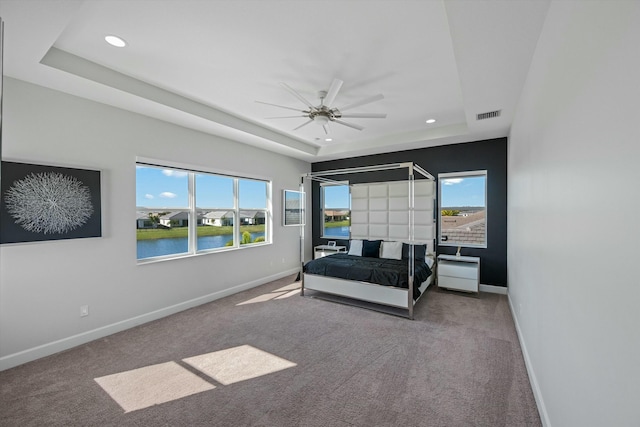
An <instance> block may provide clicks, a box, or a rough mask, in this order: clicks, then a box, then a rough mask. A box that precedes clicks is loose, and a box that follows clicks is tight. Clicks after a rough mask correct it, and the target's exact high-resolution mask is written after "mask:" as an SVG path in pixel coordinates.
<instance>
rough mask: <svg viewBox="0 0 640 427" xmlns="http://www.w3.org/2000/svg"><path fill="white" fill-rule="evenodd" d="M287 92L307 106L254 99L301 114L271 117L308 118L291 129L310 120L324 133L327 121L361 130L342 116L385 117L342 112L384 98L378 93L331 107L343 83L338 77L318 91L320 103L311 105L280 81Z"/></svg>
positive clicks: (375, 114)
mask: <svg viewBox="0 0 640 427" xmlns="http://www.w3.org/2000/svg"><path fill="white" fill-rule="evenodd" d="M280 84H281V85H282V86H283V87H284V88H285V89H286V90H287V91H288V92H290V93H291V94H292V95H293V96H294V97H296V98H297V99H298V100H299V101H300V102H302V103H303V104H304V105H306V106H307V107H308V108H307V109H305V110H300V109H296V108H292V107H287V106H284V105H277V104H271V103H269V102H263V101H256V102H258V103H260V104H266V105H271V106H274V107H279V108H286V109H287V110H296V111H300V112H301V115H299V116H285V117H269V118H271V119H287V118H298V117H307V118H308V119H309V120H308V121H307V122H305V123H303V124H301V125H300V126H298V127H296V128H294V129H293V130H298V129H300V128H301V127H303V126H306V125H308V124H309V123H311V122H315V123H317V124H318V125H320V126H322V128H323V129H324V132H325V133H326V134H329V123H330V122H333V123H338V124H340V125H343V126H346V127H350V128H352V129H356V130H362V129H364V128H363V127H362V126H360V125H357V124H354V123H349V122H345V121H343V120H341V119H342V118H343V117H347V118H349V117H351V118H361V119H384V118H386V117H387V115H386V114H384V113H349V114H343V111H345V110H349V109H351V108H355V107H360V106H362V105H366V104H369V103H371V102H375V101H379V100H381V99H384V96H383V95H382V94H378V95H373V96H370V97H367V98H365V99H362V100H360V101H358V102H354V103H352V104H349V105H346V106H344V107H342V108H337V107H332V106H331V105H332V104H333V102H334V100H335V98H336V96H337V95H338V92H339V91H340V88H341V87H342V85H343V84H344V82H343V81H342V80H340V79H333V82H331V86H330V87H329V90H327V91H325V90H321V91H319V92H318V98H320V105H317V106H315V105H313V104H312V103H311V102H309V101H308V100H307V99H306V98H305V97H303V96H302V95H300V94H299V93H298V92H297V91H296V90H295V89H293V88H292V87H291V86H289V85H288V84H286V83H280Z"/></svg>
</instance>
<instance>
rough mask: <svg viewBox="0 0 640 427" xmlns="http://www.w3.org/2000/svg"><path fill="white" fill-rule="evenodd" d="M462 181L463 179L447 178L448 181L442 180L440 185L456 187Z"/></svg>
mask: <svg viewBox="0 0 640 427" xmlns="http://www.w3.org/2000/svg"><path fill="white" fill-rule="evenodd" d="M462 181H464V179H463V178H448V179H443V180H442V183H443V184H444V185H456V184H460V183H461V182H462Z"/></svg>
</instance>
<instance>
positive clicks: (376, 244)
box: [362, 240, 382, 258]
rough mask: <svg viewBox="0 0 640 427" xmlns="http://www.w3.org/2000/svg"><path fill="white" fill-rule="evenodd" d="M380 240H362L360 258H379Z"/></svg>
mask: <svg viewBox="0 0 640 427" xmlns="http://www.w3.org/2000/svg"><path fill="white" fill-rule="evenodd" d="M381 243H382V240H364V241H363V242H362V256H364V257H369V258H380V244H381Z"/></svg>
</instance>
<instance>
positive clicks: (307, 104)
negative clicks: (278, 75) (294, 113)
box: [280, 82, 316, 110]
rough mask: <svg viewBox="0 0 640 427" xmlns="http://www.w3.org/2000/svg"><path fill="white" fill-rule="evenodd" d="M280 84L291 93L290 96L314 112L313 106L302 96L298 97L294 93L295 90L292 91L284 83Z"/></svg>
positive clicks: (296, 93)
mask: <svg viewBox="0 0 640 427" xmlns="http://www.w3.org/2000/svg"><path fill="white" fill-rule="evenodd" d="M280 84H281V85H282V86H283V87H284V88H285V89H286V90H288V91H289V92H291V94H292V95H293V96H295V97H296V98H298V99H299V100H300V101H302V103H303V104H304V105H306V106H307V107H309V108H311V109H312V110H315V109H316V107H314V106H313V104H311V103H310V102H309V101H307V100H306V99H305V98H304V97H303V96H302V95H300V94H299V93H298V92H296V91H295V89H293V88H292V87H291V86H289V85H288V84H286V83H282V82H280Z"/></svg>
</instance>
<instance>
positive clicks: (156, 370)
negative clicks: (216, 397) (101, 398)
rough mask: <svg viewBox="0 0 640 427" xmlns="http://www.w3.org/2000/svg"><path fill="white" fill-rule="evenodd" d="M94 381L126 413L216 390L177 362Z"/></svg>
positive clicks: (147, 367) (146, 367)
mask: <svg viewBox="0 0 640 427" xmlns="http://www.w3.org/2000/svg"><path fill="white" fill-rule="evenodd" d="M94 380H95V381H96V382H97V383H98V384H99V385H100V387H102V388H103V389H104V391H106V392H107V394H109V396H111V398H112V399H113V400H115V401H116V402H117V403H118V405H120V406H121V407H122V409H124V411H125V412H131V411H137V410H138V409H143V408H148V407H149V406H153V405H158V404H161V403H165V402H170V401H172V400H177V399H181V398H183V397H187V396H191V395H193V394H196V393H202V392H204V391H208V390H212V389H214V388H215V386H214V385H213V384H210V383H208V382H207V381H205V380H203V379H202V378H200V377H198V376H197V375H195V374H194V373H192V372H189V371H188V370H187V369H185V368H183V367H182V366H180V365H178V364H177V363H176V362H167V363H161V364H158V365H151V366H145V367H144V368H139V369H134V370H131V371H126V372H120V373H118V374H113V375H107V376H104V377H99V378H95V379H94Z"/></svg>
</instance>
